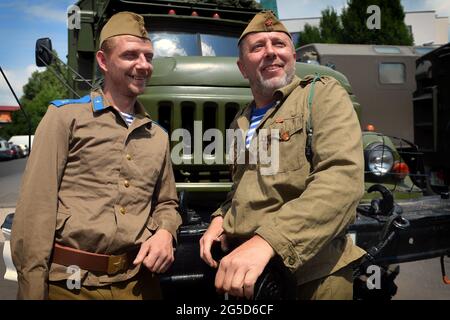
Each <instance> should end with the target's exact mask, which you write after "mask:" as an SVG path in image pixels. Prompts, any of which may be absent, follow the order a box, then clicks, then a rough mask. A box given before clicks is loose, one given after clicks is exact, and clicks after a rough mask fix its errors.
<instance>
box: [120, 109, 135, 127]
mask: <svg viewBox="0 0 450 320" xmlns="http://www.w3.org/2000/svg"><path fill="white" fill-rule="evenodd" d="M119 112H120V115H121V116H122V118H123V120H125V122H126V124H127V126H131V124H132V123H133V120H134V115H133V114H131V113H126V112H122V111H119Z"/></svg>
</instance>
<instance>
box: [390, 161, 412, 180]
mask: <svg viewBox="0 0 450 320" xmlns="http://www.w3.org/2000/svg"><path fill="white" fill-rule="evenodd" d="M392 171H393V172H394V173H395V174H396V175H397V177H398V178H399V179H405V177H406V176H407V175H408V174H409V168H408V165H407V164H406V163H404V162H395V164H394V167H393V168H392Z"/></svg>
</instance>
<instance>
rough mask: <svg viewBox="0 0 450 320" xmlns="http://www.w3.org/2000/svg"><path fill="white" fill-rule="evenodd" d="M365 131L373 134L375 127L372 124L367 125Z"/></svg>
mask: <svg viewBox="0 0 450 320" xmlns="http://www.w3.org/2000/svg"><path fill="white" fill-rule="evenodd" d="M366 130H367V131H371V132H374V131H375V126H374V125H372V124H368V125H367V127H366Z"/></svg>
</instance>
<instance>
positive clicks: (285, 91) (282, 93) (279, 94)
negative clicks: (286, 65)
mask: <svg viewBox="0 0 450 320" xmlns="http://www.w3.org/2000/svg"><path fill="white" fill-rule="evenodd" d="M300 82H301V79H300V78H299V77H297V76H296V75H294V78H293V79H292V81H291V83H289V84H288V85H287V86H285V87H283V88H280V89H278V90H275V92H274V93H273V98H274V100H284V98H286V97H287V96H288V95H290V94H291V92H292V91H294V89H295V88H297V87H298V86H299V85H300Z"/></svg>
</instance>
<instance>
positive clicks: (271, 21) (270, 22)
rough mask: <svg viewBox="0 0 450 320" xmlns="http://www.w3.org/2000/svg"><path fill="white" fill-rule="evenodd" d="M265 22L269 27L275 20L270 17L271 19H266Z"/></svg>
mask: <svg viewBox="0 0 450 320" xmlns="http://www.w3.org/2000/svg"><path fill="white" fill-rule="evenodd" d="M264 24H265V25H266V26H267V27H270V26H271V25H273V20H272V19H270V18H269V19H267V20H266V22H264Z"/></svg>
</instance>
